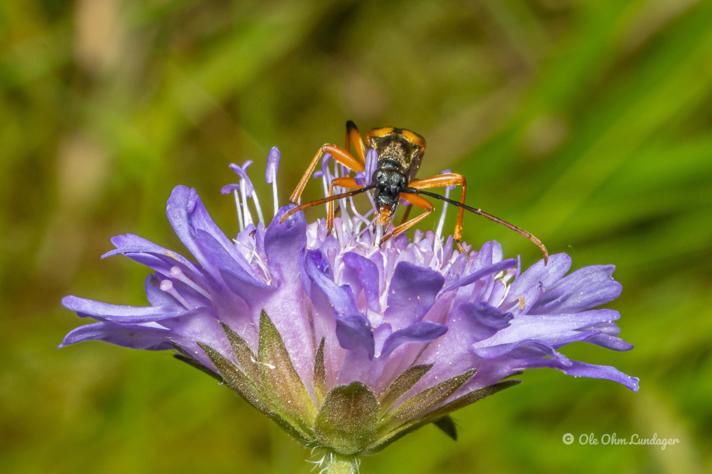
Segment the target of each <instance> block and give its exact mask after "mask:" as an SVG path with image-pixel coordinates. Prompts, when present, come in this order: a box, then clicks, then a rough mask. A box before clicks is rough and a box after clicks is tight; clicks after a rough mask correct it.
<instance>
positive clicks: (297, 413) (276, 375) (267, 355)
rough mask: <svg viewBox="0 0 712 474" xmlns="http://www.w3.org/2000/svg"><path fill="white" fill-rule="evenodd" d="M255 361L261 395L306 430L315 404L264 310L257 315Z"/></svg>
mask: <svg viewBox="0 0 712 474" xmlns="http://www.w3.org/2000/svg"><path fill="white" fill-rule="evenodd" d="M257 361H258V373H259V377H258V380H259V386H260V389H261V395H262V396H263V397H264V398H265V399H266V400H267V401H268V403H269V404H270V405H272V406H274V407H275V411H276V412H277V413H279V414H280V415H282V416H283V417H284V418H286V419H288V420H290V421H292V422H294V423H296V424H298V425H300V426H301V427H302V428H303V429H304V430H305V431H307V430H309V426H311V424H312V423H313V421H314V418H315V417H316V407H315V406H314V402H313V401H312V398H311V396H310V395H309V392H307V389H306V388H305V387H304V384H303V383H302V379H301V378H300V377H299V374H298V373H297V371H296V370H295V369H294V366H293V365H292V360H291V358H290V357H289V352H287V348H286V347H285V346H284V341H283V340H282V336H281V335H280V334H279V331H277V328H276V327H275V326H274V324H273V323H272V321H271V320H270V318H269V316H267V313H265V312H264V311H262V314H261V316H260V336H259V347H258V350H257Z"/></svg>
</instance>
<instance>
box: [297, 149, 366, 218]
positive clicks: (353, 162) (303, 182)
mask: <svg viewBox="0 0 712 474" xmlns="http://www.w3.org/2000/svg"><path fill="white" fill-rule="evenodd" d="M324 155H331V157H332V158H334V160H336V161H338V162H339V163H341V164H342V165H344V166H345V167H347V168H349V169H350V170H353V171H356V172H359V171H363V170H364V169H365V167H364V164H363V163H361V162H359V161H358V160H357V159H356V158H354V157H353V156H352V155H351V153H349V152H348V151H346V150H344V149H343V148H340V147H338V146H336V145H332V144H329V143H327V144H326V145H322V146H320V147H319V149H318V150H317V151H316V153H315V154H314V158H312V160H311V162H310V163H309V166H308V167H307V169H306V171H305V172H304V174H303V175H302V177H301V179H300V180H299V182H298V183H297V186H296V187H295V188H294V191H292V195H291V196H290V197H289V202H291V203H293V204H298V203H299V201H300V200H301V197H302V193H303V192H304V188H305V187H306V186H307V182H309V178H311V175H312V174H314V170H316V167H317V166H318V165H319V162H320V161H321V159H322V158H323V157H324Z"/></svg>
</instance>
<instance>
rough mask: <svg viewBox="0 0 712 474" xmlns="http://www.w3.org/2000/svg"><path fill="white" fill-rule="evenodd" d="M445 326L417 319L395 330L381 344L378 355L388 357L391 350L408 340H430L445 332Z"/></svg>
mask: <svg viewBox="0 0 712 474" xmlns="http://www.w3.org/2000/svg"><path fill="white" fill-rule="evenodd" d="M447 329H448V328H447V326H445V325H444V324H436V323H431V322H430V321H418V322H416V323H413V324H411V325H410V326H408V327H407V328H405V329H401V330H400V331H396V332H394V333H393V334H391V335H390V336H388V339H386V342H385V343H384V344H383V349H382V350H381V354H380V355H379V357H381V358H385V357H388V356H389V355H390V354H391V352H393V351H394V350H396V349H397V348H398V347H399V346H400V345H402V344H407V343H409V342H430V341H432V340H434V339H437V338H438V337H440V336H442V335H443V334H445V333H446V332H447Z"/></svg>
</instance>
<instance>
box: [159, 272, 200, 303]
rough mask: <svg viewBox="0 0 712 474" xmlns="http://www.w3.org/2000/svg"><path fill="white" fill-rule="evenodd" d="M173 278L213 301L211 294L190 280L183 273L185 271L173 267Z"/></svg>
mask: <svg viewBox="0 0 712 474" xmlns="http://www.w3.org/2000/svg"><path fill="white" fill-rule="evenodd" d="M171 276H172V277H173V278H174V279H176V280H178V281H179V282H181V283H183V284H185V285H187V286H189V287H190V288H192V289H193V290H195V291H196V292H197V293H199V294H200V295H202V296H204V297H205V298H207V299H208V300H210V299H211V296H210V294H209V293H208V292H207V291H205V290H204V289H203V287H201V286H200V285H198V284H197V283H195V282H194V281H193V280H191V279H190V278H188V276H187V275H186V274H185V273H183V270H181V269H180V268H179V267H171ZM164 281H168V282H170V280H164ZM171 284H172V283H171Z"/></svg>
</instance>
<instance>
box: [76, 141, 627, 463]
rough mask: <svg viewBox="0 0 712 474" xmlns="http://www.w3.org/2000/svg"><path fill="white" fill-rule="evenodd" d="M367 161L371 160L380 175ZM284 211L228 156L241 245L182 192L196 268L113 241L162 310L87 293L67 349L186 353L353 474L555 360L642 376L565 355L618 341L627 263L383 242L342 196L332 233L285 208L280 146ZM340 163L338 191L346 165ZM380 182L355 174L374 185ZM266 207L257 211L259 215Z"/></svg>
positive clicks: (182, 217) (420, 241) (271, 177)
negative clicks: (142, 272) (140, 269)
mask: <svg viewBox="0 0 712 474" xmlns="http://www.w3.org/2000/svg"><path fill="white" fill-rule="evenodd" d="M374 159H375V157H374V154H373V153H372V152H371V153H369V163H368V166H367V169H372V168H373V162H374ZM267 161H268V164H267V171H266V181H267V182H268V183H270V184H271V185H272V189H273V201H274V217H273V218H272V220H271V222H269V223H268V222H267V221H266V220H265V212H263V209H262V207H261V204H260V202H259V198H258V196H257V194H256V192H255V189H254V187H253V184H252V182H251V180H250V177H249V175H248V172H247V169H248V167H249V166H250V163H249V162H248V163H245V164H244V165H243V166H237V165H231V168H232V169H233V170H234V171H235V172H236V174H237V175H238V177H239V182H238V183H237V184H231V185H227V186H225V187H224V188H223V192H224V193H226V194H231V195H232V196H234V199H235V204H236V207H237V219H238V222H239V229H240V230H239V232H238V233H237V235H236V236H235V238H229V237H227V236H226V235H225V234H224V233H223V232H222V231H221V230H220V229H219V228H218V226H217V225H216V224H215V222H214V221H213V220H212V219H211V217H210V215H209V214H208V212H207V210H206V209H205V207H204V205H203V203H202V202H201V200H200V198H199V197H198V194H197V192H196V191H195V190H194V189H191V188H188V187H185V186H177V187H176V188H175V189H174V190H173V192H172V193H171V196H170V198H169V200H168V205H167V215H168V220H169V222H170V224H171V225H172V226H173V229H174V230H175V232H176V234H177V235H178V237H179V239H180V240H181V241H182V242H183V244H184V245H185V247H186V248H187V249H188V250H189V251H190V253H191V254H192V256H193V260H189V259H187V258H185V257H183V256H181V255H180V254H178V253H176V252H174V251H172V250H168V249H166V248H163V247H161V246H159V245H156V244H154V243H152V242H150V241H148V240H146V239H143V238H141V237H139V236H137V235H133V234H124V235H119V236H116V237H114V238H113V239H112V243H113V244H114V246H115V247H116V248H115V249H114V250H112V251H110V252H108V253H106V254H105V257H108V256H112V255H124V256H127V257H129V258H131V259H133V260H135V261H137V262H139V263H141V264H144V265H146V266H148V267H149V268H150V269H151V270H152V273H151V274H150V275H149V276H148V278H147V279H146V282H145V291H146V296H147V299H148V302H149V305H148V306H144V307H133V306H122V305H114V304H108V303H102V302H98V301H93V300H89V299H84V298H79V297H76V296H67V297H65V298H64V299H63V301H62V302H63V304H64V306H65V307H67V308H69V309H71V310H73V311H75V312H76V313H77V314H78V315H79V316H81V317H89V318H92V319H94V320H96V321H97V322H94V323H92V324H88V325H84V326H80V327H78V328H77V329H74V330H73V331H71V332H70V333H69V334H68V335H67V336H66V337H65V339H64V341H63V343H62V346H66V345H69V344H74V343H77V342H81V341H86V340H103V341H106V342H110V343H113V344H118V345H121V346H126V347H131V348H137V349H149V350H170V351H175V353H176V356H177V357H178V358H179V359H181V360H183V361H186V362H188V363H190V364H192V365H194V366H196V367H198V368H201V369H202V370H204V371H206V372H208V373H210V374H212V375H214V376H215V377H216V378H218V379H220V380H222V381H224V383H225V384H227V385H229V386H230V387H231V388H232V389H234V390H235V391H236V392H238V393H239V394H240V395H241V396H242V397H243V398H244V399H245V400H247V401H248V402H249V403H250V404H252V405H253V406H254V407H255V408H257V409H258V410H260V411H262V412H263V413H265V414H266V415H268V416H269V417H271V418H272V419H274V420H275V421H276V422H277V423H279V424H280V425H281V426H282V427H283V428H284V429H285V430H286V431H288V432H289V433H290V434H292V435H293V436H294V437H295V438H297V439H298V440H301V441H302V442H303V443H304V444H305V445H306V446H309V447H317V448H321V449H322V450H323V452H324V453H325V456H324V458H322V460H321V462H322V464H323V466H324V468H325V469H329V470H331V471H330V472H337V470H338V469H344V470H345V471H344V472H348V470H349V469H352V468H353V466H355V464H354V463H355V461H354V460H355V459H356V458H357V457H358V456H360V455H363V454H368V453H373V452H376V451H378V450H380V449H382V448H384V447H385V446H387V445H388V444H389V443H391V442H392V441H394V440H396V439H397V438H399V437H400V436H402V435H404V434H406V433H408V432H410V431H412V430H414V429H417V428H418V427H420V426H423V425H425V424H428V423H434V424H435V425H436V426H438V427H439V428H441V429H442V430H443V431H445V432H446V433H447V434H449V435H451V436H452V437H455V430H454V424H453V423H452V420H451V419H450V418H449V416H448V415H449V414H450V413H451V412H452V411H454V410H456V409H458V408H461V407H463V406H465V405H468V404H470V403H473V402H475V401H477V400H479V399H481V398H482V397H484V396H487V395H489V394H491V393H494V392H496V391H498V390H501V389H504V388H507V387H510V386H512V385H514V384H516V383H517V382H518V381H516V380H512V379H510V378H509V377H510V376H512V375H513V374H517V373H520V372H521V371H523V370H525V369H530V368H535V367H551V368H556V369H559V370H561V371H562V372H564V373H566V374H569V375H573V376H575V377H579V376H585V377H594V378H602V379H609V380H613V381H615V382H618V383H621V384H623V385H625V386H626V387H628V388H629V389H631V390H637V389H638V379H637V378H634V377H630V376H628V375H625V374H623V373H621V372H620V371H618V370H617V369H615V368H614V367H609V366H601V365H592V364H588V363H584V362H579V361H574V360H571V359H569V358H568V357H566V356H565V355H564V354H562V353H561V352H560V351H559V350H560V349H561V348H562V347H563V346H565V345H567V344H570V343H573V342H579V341H581V342H588V343H592V344H597V345H599V346H603V347H607V348H610V349H614V350H619V351H620V350H628V349H630V348H631V346H630V345H629V344H628V343H626V342H625V341H623V340H622V339H620V338H619V337H618V332H619V330H618V327H617V326H616V324H615V321H616V320H617V319H618V318H619V314H618V312H617V311H615V310H612V309H600V308H599V307H600V306H601V305H604V304H606V303H608V302H610V301H611V300H613V299H615V298H616V297H618V295H619V294H620V292H621V285H620V284H619V283H618V282H616V281H615V280H614V279H613V278H612V276H611V275H612V273H613V266H611V265H603V266H590V267H584V268H581V269H579V270H576V271H573V272H571V273H569V270H570V267H571V259H570V258H569V256H568V255H566V254H563V253H560V254H555V255H552V256H551V258H550V259H549V262H548V264H545V263H544V262H543V261H539V262H537V263H535V264H534V265H533V266H531V267H530V268H528V269H526V270H524V271H522V270H521V265H520V261H519V259H515V258H508V259H505V258H504V257H503V255H502V249H501V247H500V245H499V244H498V243H497V242H487V243H485V244H484V245H483V246H482V247H481V248H480V249H479V250H473V249H471V248H470V247H469V246H467V244H464V246H463V247H462V248H459V249H458V248H456V246H455V245H454V242H453V240H452V238H451V237H448V238H447V239H443V237H442V236H441V233H442V228H443V226H442V224H443V219H444V214H445V211H446V208H445V209H443V214H442V216H441V219H440V222H439V224H438V226H437V231H436V232H430V231H428V232H424V233H423V232H420V231H417V232H415V236H414V237H413V238H412V239H408V238H407V237H406V236H405V235H401V236H400V237H398V238H396V239H393V240H392V241H389V242H387V243H386V244H384V245H383V246H378V245H377V242H378V238H379V235H380V230H379V228H378V226H377V225H375V224H373V223H372V218H373V215H374V213H373V211H369V212H366V213H365V214H361V213H359V212H358V211H357V209H356V207H355V206H354V203H353V202H352V201H351V200H343V201H342V202H340V203H339V204H338V205H339V206H340V218H337V220H336V224H335V232H334V233H332V234H330V233H328V232H327V230H326V226H325V223H324V221H323V220H318V221H316V222H313V223H310V224H307V222H306V221H305V218H304V215H303V214H302V213H298V214H296V215H294V216H292V217H290V218H289V219H287V220H286V221H285V222H283V223H281V222H280V218H281V216H282V215H283V214H284V213H285V212H286V211H287V210H288V209H289V208H290V207H291V206H285V207H281V208H280V207H279V204H278V195H277V168H278V164H279V151H278V150H277V149H276V148H273V149H272V150H271V152H270V155H269V157H268V160H267ZM342 172H343V170H341V168H340V166H338V165H335V164H332V163H331V162H330V161H329V160H328V157H327V159H326V160H325V161H324V166H323V167H322V171H321V173H320V175H321V177H322V179H323V181H324V184H325V185H326V183H327V182H328V181H329V180H330V179H332V178H333V177H335V176H338V175H339V174H340V173H342ZM368 176H370V174H366V173H364V174H362V175H359V176H357V179H358V180H360V181H365V180H366V179H367V177H368ZM255 216H256V217H255Z"/></svg>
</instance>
